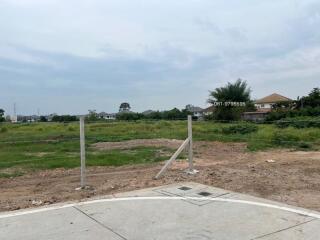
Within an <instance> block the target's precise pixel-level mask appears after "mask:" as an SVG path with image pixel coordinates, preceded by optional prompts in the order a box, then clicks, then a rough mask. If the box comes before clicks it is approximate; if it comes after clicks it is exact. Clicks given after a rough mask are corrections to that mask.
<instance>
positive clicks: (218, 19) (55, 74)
mask: <svg viewBox="0 0 320 240" xmlns="http://www.w3.org/2000/svg"><path fill="white" fill-rule="evenodd" d="M319 26H320V1H319V0H303V1H301V0H269V1H256V0H228V1H225V0H183V1H182V0H176V1H172V0H82V1H81V0H67V1H66V0H0V89H1V94H0V108H4V109H5V110H6V111H7V113H8V114H11V113H12V108H13V103H14V102H16V103H17V108H18V113H20V114H34V113H36V112H37V109H38V108H39V109H40V112H41V113H42V114H46V113H52V112H56V113H60V114H63V113H73V114H77V113H86V112H87V110H88V109H96V110H98V111H106V112H115V111H117V110H118V107H119V104H120V103H121V102H123V101H128V102H130V104H131V105H132V108H133V110H134V111H143V110H146V109H159V110H163V109H169V108H173V107H175V106H177V107H180V108H181V107H183V106H185V105H186V104H188V103H191V104H194V105H199V106H202V107H204V106H206V99H207V98H208V91H209V90H212V89H214V88H216V87H219V86H221V85H224V84H226V83H227V82H228V81H229V82H232V81H235V80H236V79H237V78H242V79H245V80H247V82H248V84H249V85H250V86H251V89H252V97H253V98H259V97H263V96H265V95H268V94H271V93H273V92H278V93H280V94H283V95H286V96H288V97H291V98H296V97H297V96H301V95H305V94H307V93H308V92H309V91H310V90H311V89H312V88H313V87H317V86H318V87H319V85H320V31H319Z"/></svg>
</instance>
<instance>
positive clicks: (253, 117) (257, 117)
mask: <svg viewBox="0 0 320 240" xmlns="http://www.w3.org/2000/svg"><path fill="white" fill-rule="evenodd" d="M268 114H269V112H268V111H265V112H263V111H256V112H244V113H242V116H241V118H242V120H245V121H253V122H261V121H263V120H264V119H265V118H266V116H267V115H268Z"/></svg>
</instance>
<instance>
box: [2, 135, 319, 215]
mask: <svg viewBox="0 0 320 240" xmlns="http://www.w3.org/2000/svg"><path fill="white" fill-rule="evenodd" d="M180 143H181V141H178V140H160V139H153V140H133V141H128V142H122V143H99V144H95V145H93V146H92V148H95V149H96V150H97V151H99V150H105V149H130V148H132V147H137V146H140V145H143V146H165V147H171V148H177V147H178V146H179V144H180ZM194 145H195V147H194V148H195V150H194V151H195V167H196V168H197V170H200V172H199V173H198V174H197V175H195V176H189V175H186V174H185V173H184V172H183V171H182V170H183V169H185V168H187V163H186V161H178V162H176V163H174V164H173V165H172V166H171V168H170V170H169V171H168V172H166V174H165V175H164V177H162V178H161V179H159V180H154V179H153V177H154V176H155V175H156V173H157V172H158V171H159V170H160V168H161V167H162V166H163V163H156V164H146V165H135V166H123V167H90V168H88V178H87V180H88V184H89V185H90V186H91V187H90V188H89V189H87V190H83V191H75V189H76V188H77V187H79V169H71V170H64V169H56V170H50V171H40V172H35V173H32V174H29V175H25V176H21V177H16V178H12V179H0V191H1V194H0V211H8V210H15V209H20V208H28V207H34V206H38V205H46V204H52V203H57V202H62V201H69V200H83V199H87V198H90V197H93V196H97V195H105V194H113V193H117V192H124V191H129V190H135V189H141V188H145V187H153V186H160V185H164V184H169V183H174V182H183V181H194V182H199V183H203V184H207V185H211V186H215V187H220V188H224V189H228V190H232V191H236V192H241V193H247V194H250V195H254V196H258V197H263V198H267V199H270V200H276V201H280V202H284V203H288V204H291V205H295V206H300V207H304V208H309V209H313V210H318V211H320V201H319V199H320V152H299V151H291V150H289V149H286V150H272V151H263V152H256V153H252V152H248V151H247V150H246V145H245V144H243V143H219V142H195V144H194Z"/></svg>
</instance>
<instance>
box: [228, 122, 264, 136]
mask: <svg viewBox="0 0 320 240" xmlns="http://www.w3.org/2000/svg"><path fill="white" fill-rule="evenodd" d="M256 131H258V127H257V126H255V125H252V124H237V125H232V126H229V127H224V128H222V133H224V134H248V133H253V132H256Z"/></svg>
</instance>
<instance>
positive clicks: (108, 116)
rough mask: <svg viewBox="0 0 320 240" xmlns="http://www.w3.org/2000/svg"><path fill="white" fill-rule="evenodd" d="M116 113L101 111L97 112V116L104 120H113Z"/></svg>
mask: <svg viewBox="0 0 320 240" xmlns="http://www.w3.org/2000/svg"><path fill="white" fill-rule="evenodd" d="M116 115H117V114H116V113H105V112H101V113H98V118H102V119H105V120H115V119H116Z"/></svg>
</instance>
